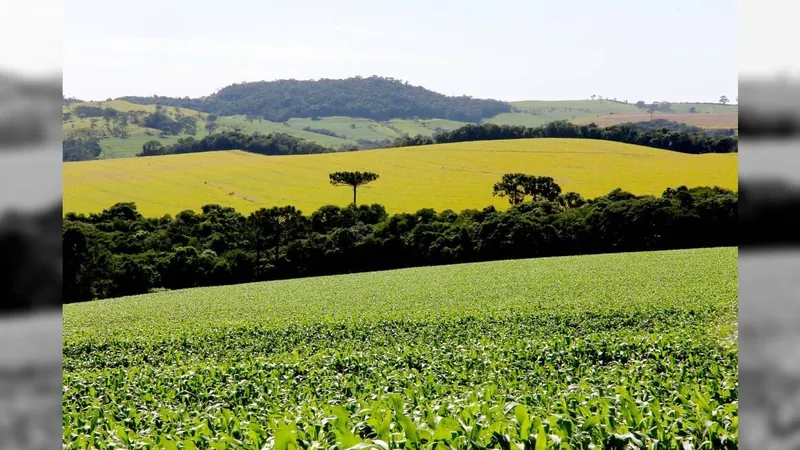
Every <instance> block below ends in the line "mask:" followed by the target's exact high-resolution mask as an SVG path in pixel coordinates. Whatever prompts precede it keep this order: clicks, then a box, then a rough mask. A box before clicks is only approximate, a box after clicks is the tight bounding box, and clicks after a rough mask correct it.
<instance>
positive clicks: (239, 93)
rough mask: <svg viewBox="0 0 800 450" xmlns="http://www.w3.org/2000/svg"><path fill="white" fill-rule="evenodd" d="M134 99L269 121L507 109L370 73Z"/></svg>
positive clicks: (478, 115)
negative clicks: (197, 94)
mask: <svg viewBox="0 0 800 450" xmlns="http://www.w3.org/2000/svg"><path fill="white" fill-rule="evenodd" d="M120 100H127V101H129V102H132V103H138V104H160V105H164V106H178V107H181V108H189V109H195V110H199V111H203V112H207V113H213V114H218V115H222V116H230V115H239V114H241V115H248V116H251V117H256V118H258V117H261V118H263V119H265V120H270V121H273V122H283V121H286V120H289V119H291V118H294V117H312V118H317V117H328V116H350V117H362V118H368V119H373V120H391V119H411V118H414V117H419V118H424V119H434V118H436V119H449V120H457V121H462V122H480V121H481V120H482V119H486V118H490V117H494V116H496V115H497V114H500V113H505V112H510V111H511V110H512V109H513V108H512V106H511V104H509V103H506V102H501V101H498V100H482V99H474V98H471V97H467V96H461V97H451V96H446V95H443V94H439V93H437V92H433V91H431V90H428V89H425V88H423V87H421V86H412V85H410V84H408V82H402V81H400V80H396V79H393V78H384V77H378V76H372V77H369V78H362V77H354V78H347V79H344V80H329V79H322V80H319V81H314V80H307V81H299V80H278V81H259V82H253V83H240V84H233V85H231V86H228V87H225V88H223V89H221V90H220V91H219V92H217V93H215V94H212V95H210V96H208V97H202V98H195V99H191V98H188V97H184V98H172V97H159V96H153V97H122V98H120Z"/></svg>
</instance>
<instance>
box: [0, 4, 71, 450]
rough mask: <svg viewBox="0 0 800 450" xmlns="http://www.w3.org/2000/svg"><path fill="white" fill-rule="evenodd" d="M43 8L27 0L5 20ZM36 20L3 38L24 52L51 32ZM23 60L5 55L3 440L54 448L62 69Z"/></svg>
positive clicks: (0, 179)
mask: <svg viewBox="0 0 800 450" xmlns="http://www.w3.org/2000/svg"><path fill="white" fill-rule="evenodd" d="M51 7H52V8H56V7H58V8H61V5H59V4H58V2H57V1H56V2H53V3H52V5H51ZM28 8H30V11H26V10H27V9H28ZM42 8H47V6H45V5H43V4H42V3H41V2H30V3H24V4H23V3H22V2H20V3H17V4H15V5H14V7H13V8H11V9H10V13H9V14H8V15H4V16H2V17H0V26H4V25H5V24H7V23H9V22H11V21H17V22H18V21H19V20H20V18H19V17H14V15H15V14H22V15H24V16H26V17H30V18H35V17H36V14H34V13H33V12H36V11H39V12H41V11H42ZM32 22H38V23H30V24H28V23H26V24H24V29H25V30H26V35H25V36H20V37H19V40H18V41H16V42H5V43H3V44H2V45H10V46H15V47H16V48H17V49H19V48H22V49H23V51H24V48H25V46H26V42H25V41H26V38H29V37H34V36H36V34H37V33H44V34H47V32H45V31H42V26H43V23H46V21H32ZM59 25H60V24H59ZM49 26H53V24H49ZM55 32H56V33H58V35H61V30H60V29H59V30H57V31H55ZM52 33H54V31H53V30H49V34H52ZM59 44H60V43H59ZM59 53H60V52H59ZM2 54H4V53H3V52H1V51H0V55H2ZM18 64H19V62H17V61H9V60H5V59H2V58H0V449H6V448H9V449H11V448H13V449H53V448H61V447H62V436H61V434H62V420H61V415H62V400H61V399H62V378H61V368H62V364H61V358H62V348H61V342H62V317H61V290H62V286H61V285H62V277H61V272H62V261H61V255H62V253H61V243H62V238H61V215H62V212H61V180H62V176H61V173H62V171H61V160H62V155H61V154H62V150H61V101H62V74H61V73H60V71H55V72H54V73H50V74H41V75H32V74H31V73H32V72H30V71H29V70H26V69H27V68H26V67H15V66H17V65H18ZM12 67H13V68H12ZM33 69H36V68H33Z"/></svg>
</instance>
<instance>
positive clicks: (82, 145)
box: [61, 137, 103, 161]
mask: <svg viewBox="0 0 800 450" xmlns="http://www.w3.org/2000/svg"><path fill="white" fill-rule="evenodd" d="M61 144H62V153H63V157H62V158H63V159H62V160H63V161H91V160H93V159H97V158H98V157H99V156H100V153H102V152H103V149H102V148H101V147H100V143H98V142H97V139H92V138H84V137H69V138H67V139H65V140H64V141H62V143H61Z"/></svg>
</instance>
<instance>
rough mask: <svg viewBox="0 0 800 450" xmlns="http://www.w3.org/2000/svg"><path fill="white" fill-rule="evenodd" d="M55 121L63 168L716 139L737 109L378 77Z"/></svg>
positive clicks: (275, 85)
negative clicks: (651, 137)
mask: <svg viewBox="0 0 800 450" xmlns="http://www.w3.org/2000/svg"><path fill="white" fill-rule="evenodd" d="M62 113H63V115H64V119H63V122H62V135H63V136H64V139H65V143H66V144H65V146H66V147H68V148H74V147H75V145H76V144H77V145H78V146H85V147H86V148H85V149H84V150H85V151H81V152H78V153H76V154H74V155H72V156H71V157H67V155H65V157H64V160H76V159H112V158H127V157H133V156H135V155H136V154H137V153H140V152H141V151H142V146H143V145H144V144H145V143H146V142H148V141H151V140H154V139H155V140H158V141H159V142H161V143H162V144H163V145H164V146H169V145H174V144H176V143H177V142H178V141H179V140H180V139H183V138H188V137H191V138H194V139H198V140H199V139H203V138H204V137H206V136H207V135H209V134H214V133H217V132H224V131H241V132H244V133H247V134H250V133H254V132H258V133H261V134H265V135H266V134H271V133H282V134H288V135H290V136H293V137H295V138H300V139H304V140H306V141H308V142H312V143H314V144H318V145H322V146H325V147H329V148H331V149H335V150H353V149H362V150H363V149H371V148H380V147H385V146H387V145H390V144H392V143H393V142H394V141H395V140H397V139H398V138H407V137H415V136H423V137H428V138H430V137H433V136H434V135H436V134H441V133H446V132H449V131H452V130H455V129H457V128H460V127H463V126H465V125H468V124H496V125H514V126H525V127H539V126H543V125H546V124H549V123H552V122H554V121H562V120H567V121H569V122H571V123H575V124H589V123H596V124H597V125H599V126H601V127H607V126H611V125H616V124H621V123H628V122H650V121H651V120H658V119H662V120H664V121H671V122H678V123H684V124H686V125H687V126H693V127H700V128H703V129H707V130H708V129H720V130H721V131H720V132H719V133H728V132H729V130H730V129H732V128H734V129H735V128H738V105H730V104H727V105H723V104H718V103H717V104H714V103H668V102H662V103H661V104H660V105H659V108H658V111H657V112H655V113H654V115H653V114H650V113H649V112H648V105H647V104H645V102H642V101H635V102H634V101H631V102H628V101H625V100H623V101H619V100H616V99H612V98H596V99H586V100H565V101H537V100H529V101H517V102H502V101H497V100H480V99H473V98H471V97H466V96H462V97H452V96H446V95H442V94H439V93H436V92H433V91H431V90H428V89H425V88H423V87H418V86H411V85H409V84H408V83H405V82H401V81H398V80H395V79H392V78H383V77H377V76H373V77H369V78H361V77H353V78H348V79H344V80H329V79H323V80H318V81H313V80H307V81H298V80H279V81H269V82H267V81H261V82H247V83H240V84H234V85H231V86H228V87H226V88H224V89H222V90H220V91H219V92H217V93H215V94H212V95H209V96H206V97H200V98H194V99H192V98H189V97H184V98H175V97H163V96H151V97H138V96H126V97H120V98H118V99H116V100H110V99H109V100H106V101H83V100H79V99H76V98H63V102H62ZM715 133H716V132H715ZM719 133H716V134H719ZM76 139H77V140H78V141H76ZM86 140H91V141H96V142H88V143H84V141H86ZM98 145H99V150H98V147H97V146H98ZM98 152H99V154H98ZM95 155H96V156H95Z"/></svg>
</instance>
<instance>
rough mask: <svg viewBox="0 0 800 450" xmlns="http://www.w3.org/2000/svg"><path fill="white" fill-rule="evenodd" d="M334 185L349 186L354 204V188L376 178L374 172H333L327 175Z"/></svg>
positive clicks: (376, 175) (354, 203) (354, 204)
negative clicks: (351, 189)
mask: <svg viewBox="0 0 800 450" xmlns="http://www.w3.org/2000/svg"><path fill="white" fill-rule="evenodd" d="M329 176H330V180H331V184H332V185H334V186H351V187H352V188H353V206H356V190H357V189H358V187H359V186H362V185H365V184H367V183H371V182H373V181H375V180H377V179H378V174H377V173H374V172H333V173H332V174H330V175H329Z"/></svg>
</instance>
